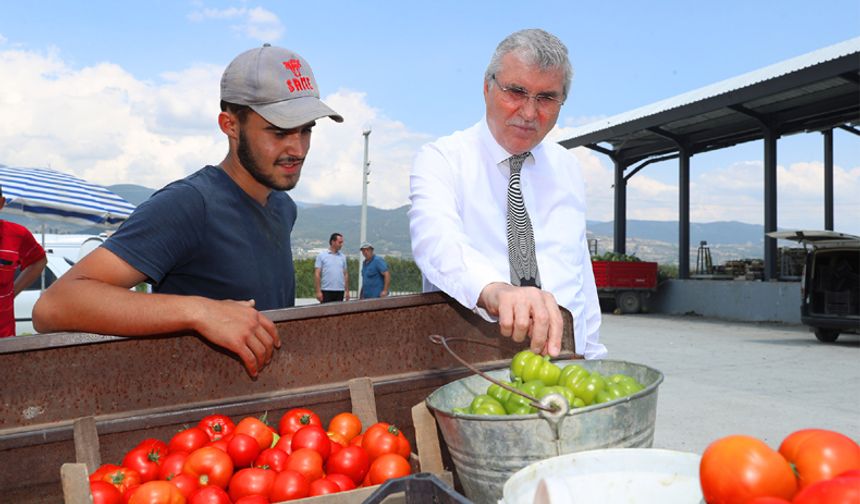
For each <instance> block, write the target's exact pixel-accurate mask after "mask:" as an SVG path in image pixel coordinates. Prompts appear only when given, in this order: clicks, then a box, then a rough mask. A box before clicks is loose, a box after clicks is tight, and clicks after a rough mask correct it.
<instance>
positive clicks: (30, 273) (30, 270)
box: [0, 186, 48, 338]
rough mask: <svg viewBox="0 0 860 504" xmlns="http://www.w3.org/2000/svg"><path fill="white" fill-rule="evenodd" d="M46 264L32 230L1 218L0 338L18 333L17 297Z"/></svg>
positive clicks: (1, 202)
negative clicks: (16, 328)
mask: <svg viewBox="0 0 860 504" xmlns="http://www.w3.org/2000/svg"><path fill="white" fill-rule="evenodd" d="M4 206H6V198H4V197H3V187H2V186H0V210H3V207H4ZM47 264H48V258H47V256H46V255H45V250H44V249H43V248H42V246H41V245H39V243H38V242H37V241H36V238H34V237H33V233H31V232H30V231H29V230H28V229H27V228H25V227H24V226H22V225H20V224H15V223H14V222H9V221H7V220H2V219H0V338H5V337H7V336H15V297H17V296H18V294H19V293H20V292H21V291H22V290H24V289H26V288H27V287H29V286H30V284H32V283H33V282H35V281H36V279H38V278H39V276H40V275H41V274H42V271H44V269H45V265H47ZM19 269H20V273H19V274H18V276H17V277H16V276H15V273H16V272H18V270H19Z"/></svg>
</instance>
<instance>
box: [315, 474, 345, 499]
mask: <svg viewBox="0 0 860 504" xmlns="http://www.w3.org/2000/svg"><path fill="white" fill-rule="evenodd" d="M337 492H340V487H339V486H338V485H337V483H335V482H334V481H329V480H327V479H325V478H320V479H318V480H316V481H314V482H312V483H311V488H310V492H308V494H309V495H310V496H311V497H315V496H317V495H327V494H333V493H337Z"/></svg>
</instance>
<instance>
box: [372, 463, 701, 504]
mask: <svg viewBox="0 0 860 504" xmlns="http://www.w3.org/2000/svg"><path fill="white" fill-rule="evenodd" d="M410 472H412V466H411V465H409V461H408V460H406V459H405V458H403V457H401V456H400V455H397V454H396V453H385V454H383V455H380V456H379V457H377V458H376V460H374V461H373V462H372V463H371V464H370V471H369V472H368V474H369V475H370V484H371V485H379V484H382V483H385V482H386V481H388V480H390V479H392V478H401V477H403V476H409V473H410ZM708 502H710V501H708Z"/></svg>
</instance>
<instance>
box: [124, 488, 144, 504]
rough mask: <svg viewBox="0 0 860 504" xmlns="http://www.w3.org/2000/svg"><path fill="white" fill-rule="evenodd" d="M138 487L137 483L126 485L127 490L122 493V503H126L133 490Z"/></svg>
mask: <svg viewBox="0 0 860 504" xmlns="http://www.w3.org/2000/svg"><path fill="white" fill-rule="evenodd" d="M139 487H140V485H139V484H138V485H134V486H131V487H128V490H126V491H125V492H123V493H122V504H128V502H129V501H130V500H131V496H132V494H134V492H135V490H137V489H138V488H139Z"/></svg>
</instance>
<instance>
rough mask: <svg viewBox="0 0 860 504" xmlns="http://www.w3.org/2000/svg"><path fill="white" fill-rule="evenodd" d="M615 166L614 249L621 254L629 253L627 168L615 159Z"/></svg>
mask: <svg viewBox="0 0 860 504" xmlns="http://www.w3.org/2000/svg"><path fill="white" fill-rule="evenodd" d="M613 163H614V164H615V217H614V219H615V220H614V222H613V238H614V242H615V243H614V244H613V248H614V249H615V252H617V253H619V254H626V253H627V247H626V243H627V179H625V178H624V169H625V168H626V167H627V165H625V164H624V163H623V162H622V161H621V160H619V159H613Z"/></svg>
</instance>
